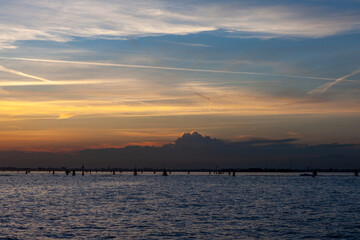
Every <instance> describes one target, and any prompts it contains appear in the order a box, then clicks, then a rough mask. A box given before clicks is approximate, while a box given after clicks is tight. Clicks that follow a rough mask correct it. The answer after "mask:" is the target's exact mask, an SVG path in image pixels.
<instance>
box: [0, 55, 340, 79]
mask: <svg viewBox="0 0 360 240" xmlns="http://www.w3.org/2000/svg"><path fill="white" fill-rule="evenodd" d="M0 59H7V60H18V61H31V62H47V63H64V64H79V65H93V66H107V67H124V68H143V69H159V70H171V71H186V72H207V73H226V74H244V75H257V76H273V77H288V78H303V79H317V80H328V81H334V80H336V79H335V78H323V77H313V76H298V75H282V74H272V73H257V72H238V71H226V70H211V69H196V68H177V67H161V66H148V65H134V64H121V63H101V62H85V61H67V60H54V59H36V58H9V57H0Z"/></svg>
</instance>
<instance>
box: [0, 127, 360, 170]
mask: <svg viewBox="0 0 360 240" xmlns="http://www.w3.org/2000/svg"><path fill="white" fill-rule="evenodd" d="M296 141H297V139H294V138H286V139H252V140H248V141H242V142H226V141H223V140H220V139H216V138H211V137H209V136H203V135H201V134H199V133H198V132H191V133H184V134H183V135H182V136H181V137H179V138H178V139H176V140H175V141H174V143H170V144H167V145H164V146H162V147H142V146H127V147H124V148H106V149H87V150H82V151H79V152H75V153H71V154H57V153H43V152H19V151H11V152H0V157H1V159H0V164H1V167H68V168H70V167H80V166H82V165H85V166H86V167H89V168H90V167H91V168H94V167H96V168H108V167H110V168H133V167H134V166H135V165H136V166H137V167H138V168H163V167H164V166H166V167H167V168H172V169H209V168H219V169H220V168H292V169H304V168H307V167H308V168H319V169H329V168H334V169H355V168H360V145H358V144H337V143H334V144H323V145H301V144H297V143H296Z"/></svg>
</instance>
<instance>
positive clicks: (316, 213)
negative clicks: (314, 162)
mask: <svg viewBox="0 0 360 240" xmlns="http://www.w3.org/2000/svg"><path fill="white" fill-rule="evenodd" d="M359 200H360V177H354V176H353V175H352V174H351V173H344V174H340V175H339V174H337V175H334V174H321V173H320V176H319V177H316V178H311V177H300V176H299V174H280V173H278V174H276V173H272V174H237V176H236V177H232V176H228V175H227V174H225V175H208V174H206V173H198V174H194V173H191V174H190V175H187V174H186V173H182V174H181V173H173V174H171V175H169V176H168V177H162V176H161V175H160V173H158V174H157V175H153V174H143V175H141V174H139V175H138V176H136V177H135V176H132V175H131V174H130V173H122V174H119V173H117V175H111V174H110V173H98V174H92V175H89V174H87V175H85V176H84V177H83V176H81V174H80V175H76V176H70V175H69V176H66V175H65V174H64V173H56V174H55V175H53V174H50V173H30V174H27V175H25V174H24V173H0V204H1V207H0V208H1V209H0V210H1V211H0V238H3V239H84V238H90V239H106V238H115V239H159V238H164V239H189V238H194V239H329V238H340V239H342V238H343V239H360V204H359Z"/></svg>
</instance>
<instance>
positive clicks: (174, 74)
mask: <svg viewBox="0 0 360 240" xmlns="http://www.w3.org/2000/svg"><path fill="white" fill-rule="evenodd" d="M0 6H1V7H0V16H1V17H0V96H1V99H2V100H1V101H0V142H1V143H2V145H3V149H30V150H51V151H57V150H68V149H72V148H74V149H79V148H80V149H81V148H88V147H92V148H97V147H104V146H125V145H128V144H142V145H146V144H149V145H156V144H157V145H159V144H163V143H167V142H171V141H173V139H174V138H176V137H177V136H179V135H180V134H181V133H182V132H187V131H192V130H196V131H199V132H201V133H202V134H205V135H206V134H207V135H211V136H213V137H218V138H222V139H226V140H228V141H237V140H241V139H249V138H271V139H273V138H275V139H278V138H287V137H293V136H296V138H298V139H299V142H301V143H309V144H313V143H314V144H315V143H332V142H340V143H359V142H360V139H359V136H360V132H359V128H358V124H357V123H358V120H359V118H360V114H359V111H360V108H359V103H360V94H359V91H360V74H359V72H358V71H359V69H360V66H359V62H360V54H359V53H360V51H359V50H360V41H359V40H360V2H359V1H320V0H318V1H271V3H270V2H269V1H197V2H196V3H194V2H193V1H177V2H175V1H135V2H134V1H110V0H106V1H91V0H79V1H76V2H74V1H69V0H63V1H22V0H15V1H5V0H0ZM80 122H81V124H79V123H80ZM24 146H26V147H24Z"/></svg>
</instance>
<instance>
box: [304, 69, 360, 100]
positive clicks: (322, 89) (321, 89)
mask: <svg viewBox="0 0 360 240" xmlns="http://www.w3.org/2000/svg"><path fill="white" fill-rule="evenodd" d="M359 73H360V69H357V70H355V71H353V72H351V73H349V74H347V75H345V76H342V77H340V78H337V79H335V81H333V82H328V83H325V84H324V85H321V86H320V87H317V88H315V89H313V90H311V91H310V92H309V93H308V94H310V95H314V94H322V93H324V92H326V91H327V90H328V89H329V88H331V87H332V86H334V85H335V84H338V83H339V82H341V81H344V80H345V79H347V78H349V77H351V76H354V75H356V74H359Z"/></svg>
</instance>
